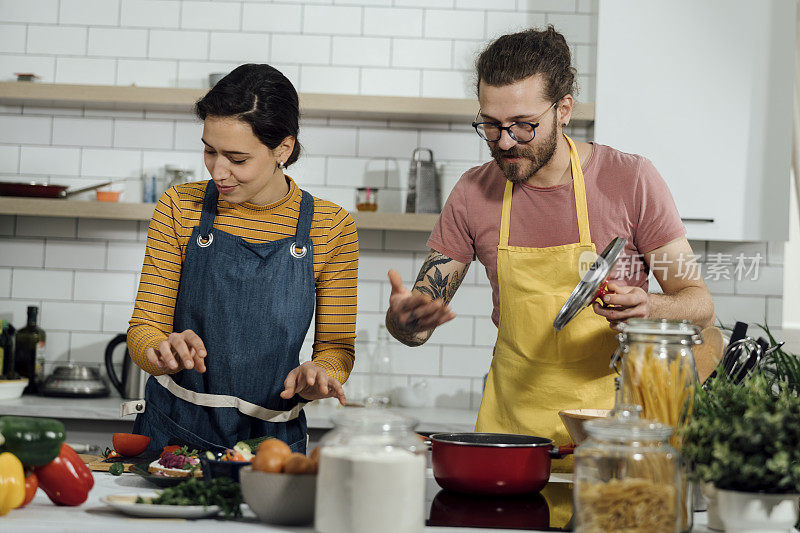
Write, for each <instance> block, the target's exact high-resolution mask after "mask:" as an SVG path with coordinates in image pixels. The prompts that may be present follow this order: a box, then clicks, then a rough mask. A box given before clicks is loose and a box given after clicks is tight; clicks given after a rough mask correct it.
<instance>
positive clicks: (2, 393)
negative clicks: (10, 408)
mask: <svg viewBox="0 0 800 533" xmlns="http://www.w3.org/2000/svg"><path fill="white" fill-rule="evenodd" d="M27 386H28V378H19V379H0V400H13V399H14V398H19V397H20V396H22V391H23V390H25V387H27Z"/></svg>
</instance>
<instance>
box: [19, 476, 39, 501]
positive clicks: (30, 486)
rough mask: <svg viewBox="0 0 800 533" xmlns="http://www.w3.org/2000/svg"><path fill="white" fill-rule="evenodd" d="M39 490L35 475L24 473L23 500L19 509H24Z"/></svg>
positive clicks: (37, 479)
mask: <svg viewBox="0 0 800 533" xmlns="http://www.w3.org/2000/svg"><path fill="white" fill-rule="evenodd" d="M38 489H39V478H38V477H36V474H35V473H34V472H33V471H30V472H26V473H25V500H24V501H23V502H22V505H20V507H25V506H26V505H28V504H29V503H31V500H33V497H34V496H36V491H37V490H38Z"/></svg>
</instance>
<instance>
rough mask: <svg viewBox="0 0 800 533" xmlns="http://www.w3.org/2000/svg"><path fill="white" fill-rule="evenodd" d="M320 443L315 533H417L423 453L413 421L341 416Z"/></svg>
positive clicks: (374, 413) (377, 414)
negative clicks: (377, 532)
mask: <svg viewBox="0 0 800 533" xmlns="http://www.w3.org/2000/svg"><path fill="white" fill-rule="evenodd" d="M333 422H334V424H335V426H334V429H333V430H332V431H331V432H330V433H328V434H327V435H325V437H324V438H323V439H322V442H321V443H320V446H321V448H320V463H319V476H318V478H317V496H316V511H315V518H314V528H315V530H316V531H317V532H319V533H375V532H376V531H380V532H381V533H421V532H422V531H423V529H424V526H425V508H424V506H425V452H426V447H425V445H424V443H423V441H422V439H420V438H419V437H418V436H417V434H416V433H415V432H414V431H413V429H414V427H415V426H416V425H417V421H416V420H414V419H413V418H409V417H406V416H402V415H398V414H395V413H393V412H391V411H388V410H386V409H358V410H353V411H350V410H344V411H343V412H342V413H341V414H340V415H338V416H336V417H335V418H334V420H333Z"/></svg>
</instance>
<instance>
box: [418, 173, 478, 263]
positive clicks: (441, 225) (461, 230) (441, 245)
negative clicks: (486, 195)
mask: <svg viewBox="0 0 800 533" xmlns="http://www.w3.org/2000/svg"><path fill="white" fill-rule="evenodd" d="M468 184H469V182H468V181H467V177H466V176H462V177H461V179H459V180H458V182H457V183H456V186H455V187H453V190H452V192H451V193H450V196H449V197H448V198H447V202H445V204H444V208H442V213H441V215H439V220H437V221H436V225H435V226H434V227H433V231H432V232H431V235H430V237H428V247H429V248H431V249H433V250H436V251H437V252H439V253H441V254H444V255H446V256H447V257H449V258H451V259H455V260H456V261H458V262H459V263H464V264H467V265H468V264H470V263H471V262H472V261H473V260H474V259H475V239H474V236H473V234H472V232H471V231H470V226H469V213H468V212H467V211H468V210H467V194H466V192H467V191H466V189H467V187H468Z"/></svg>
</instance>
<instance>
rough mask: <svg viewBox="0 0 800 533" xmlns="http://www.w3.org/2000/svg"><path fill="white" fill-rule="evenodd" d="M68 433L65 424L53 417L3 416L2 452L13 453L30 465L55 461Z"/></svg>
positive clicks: (1, 431) (0, 432)
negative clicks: (65, 430)
mask: <svg viewBox="0 0 800 533" xmlns="http://www.w3.org/2000/svg"><path fill="white" fill-rule="evenodd" d="M64 435H65V432H64V424H62V423H61V422H59V421H58V420H53V419H52V418H29V417H22V416H0V452H11V453H13V454H14V455H15V456H16V457H17V458H18V459H19V460H20V461H22V464H23V465H25V467H26V468H27V467H34V466H43V465H46V464H47V463H49V462H50V461H52V460H53V459H54V458H55V457H56V456H57V455H58V453H59V452H60V450H61V443H62V442H64Z"/></svg>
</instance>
